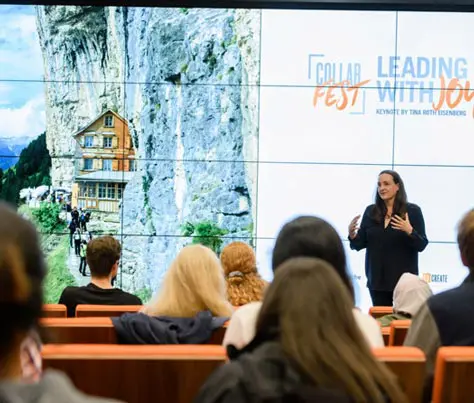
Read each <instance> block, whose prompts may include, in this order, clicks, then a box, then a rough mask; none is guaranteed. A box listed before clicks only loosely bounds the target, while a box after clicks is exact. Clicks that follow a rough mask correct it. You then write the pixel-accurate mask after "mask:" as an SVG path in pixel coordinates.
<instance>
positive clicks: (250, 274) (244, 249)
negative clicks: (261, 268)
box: [221, 242, 267, 306]
mask: <svg viewBox="0 0 474 403" xmlns="http://www.w3.org/2000/svg"><path fill="white" fill-rule="evenodd" d="M221 263H222V267H223V269H224V274H225V276H226V282H227V295H228V298H229V301H230V303H231V304H232V305H233V306H241V305H245V304H248V303H249V302H254V301H261V300H262V298H263V291H264V289H265V287H266V285H267V283H266V282H265V281H264V280H262V278H261V277H260V275H259V274H258V272H257V259H256V258H255V252H254V251H253V249H252V248H251V247H250V246H249V245H247V244H246V243H244V242H232V243H230V244H228V245H227V246H225V247H224V249H223V250H222V252H221Z"/></svg>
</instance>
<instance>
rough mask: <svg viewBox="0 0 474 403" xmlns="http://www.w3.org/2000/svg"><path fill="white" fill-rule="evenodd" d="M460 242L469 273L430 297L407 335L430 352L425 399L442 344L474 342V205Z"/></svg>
mask: <svg viewBox="0 0 474 403" xmlns="http://www.w3.org/2000/svg"><path fill="white" fill-rule="evenodd" d="M457 241H458V246H459V251H460V254H461V260H462V262H463V264H464V265H465V266H466V267H467V268H468V269H469V275H468V277H467V278H466V280H465V281H464V282H463V284H461V285H460V286H459V287H457V288H454V289H452V290H448V291H444V292H442V293H439V294H437V295H434V296H432V297H431V298H429V299H428V300H427V301H426V302H425V303H424V304H423V305H422V306H421V308H420V310H419V311H418V313H417V314H416V316H415V318H414V319H413V321H412V324H411V326H410V329H409V330H408V334H407V337H406V339H405V345H406V346H415V347H419V348H420V349H422V350H423V352H424V353H425V355H426V364H427V365H426V369H427V380H426V387H425V401H429V398H430V396H429V395H430V392H431V383H432V378H433V374H434V369H435V360H436V353H437V351H438V348H439V347H441V346H474V323H473V322H471V318H473V317H474V282H472V280H471V279H472V276H473V273H474V209H473V210H471V211H469V212H468V213H467V214H465V215H464V217H463V218H462V219H461V221H460V223H459V225H458V239H457Z"/></svg>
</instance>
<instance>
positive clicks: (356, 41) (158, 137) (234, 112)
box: [0, 5, 474, 308]
mask: <svg viewBox="0 0 474 403" xmlns="http://www.w3.org/2000/svg"><path fill="white" fill-rule="evenodd" d="M472 19H473V17H472V16H471V15H470V14H455V13H451V14H446V13H409V12H361V11H357V12H355V11H354V12H349V11H310V10H264V11H261V10H244V9H222V10H221V9H212V10H211V9H189V8H136V7H133V8H132V7H129V8H126V7H71V6H37V7H34V6H13V5H12V6H9V5H2V6H0V61H1V63H0V120H1V121H2V125H1V126H0V169H1V171H0V173H1V181H0V183H1V187H0V198H2V199H4V200H7V201H9V202H11V203H13V204H15V205H17V206H18V208H19V210H20V211H21V212H22V213H23V214H25V215H26V216H28V217H30V218H31V219H32V220H33V221H34V222H35V223H36V224H37V225H38V229H39V231H40V232H41V233H42V241H43V244H44V250H45V253H46V254H47V258H48V263H49V266H50V275H49V277H48V281H47V285H46V288H47V290H48V291H47V294H46V295H47V299H48V302H56V300H57V297H58V295H59V294H60V291H61V290H62V288H64V286H66V285H70V284H85V283H87V282H88V281H89V278H87V277H83V276H81V275H80V273H79V267H78V266H79V261H80V257H79V259H78V257H77V256H76V253H75V252H76V250H75V246H74V239H71V237H72V233H71V229H70V227H69V222H70V220H71V212H70V211H69V210H70V208H72V207H77V208H78V209H82V211H80V214H85V213H87V212H88V213H89V214H90V217H89V219H88V221H87V222H86V225H85V226H84V227H83V228H81V229H80V230H81V239H84V240H87V239H89V238H90V237H95V236H99V235H102V234H111V235H113V236H115V237H117V239H119V240H120V241H121V242H122V246H123V253H122V259H121V270H120V272H119V275H118V277H117V281H116V284H117V285H118V286H120V287H122V288H124V289H126V290H128V291H132V292H135V293H137V294H139V295H140V296H142V297H143V299H144V300H147V299H148V298H149V297H150V295H151V294H153V293H154V292H155V291H156V290H157V289H159V287H160V284H161V281H162V278H163V274H164V272H165V271H166V269H167V267H168V266H169V264H170V262H171V261H172V259H173V258H174V256H175V255H176V253H177V252H178V250H179V249H180V248H181V247H182V246H183V245H186V244H188V243H192V242H201V243H205V244H207V245H209V246H210V247H212V248H213V249H214V250H215V251H216V252H217V253H218V252H219V251H220V249H221V248H222V247H223V246H224V245H225V244H226V243H228V242H230V241H231V240H237V239H240V240H244V241H246V242H249V243H250V244H251V245H252V246H254V247H255V249H256V253H257V257H258V265H259V270H260V271H261V273H262V275H263V276H264V277H265V278H266V279H268V280H271V279H272V271H271V250H272V247H273V244H274V240H275V237H276V236H277V234H278V231H279V229H280V228H281V226H282V225H283V224H284V223H285V222H287V221H288V220H289V219H291V218H293V217H295V216H297V215H300V214H315V215H319V216H321V217H323V218H325V219H327V220H328V221H329V222H330V223H332V224H333V225H334V226H335V228H336V229H337V230H338V232H339V233H340V235H341V237H342V239H343V240H344V244H345V246H346V248H347V253H348V257H349V266H350V270H351V272H352V273H353V277H354V283H355V288H356V294H357V299H358V304H359V306H361V307H363V308H365V307H367V306H368V304H369V299H368V295H367V292H366V289H365V275H364V252H362V251H361V252H354V251H350V250H349V248H348V243H347V241H346V237H347V235H346V233H347V225H348V223H349V221H350V220H351V218H352V217H354V216H355V215H357V214H361V213H362V212H363V210H364V208H365V207H366V206H367V205H368V204H370V203H371V202H372V200H373V198H374V195H375V188H376V181H377V174H378V172H380V170H382V169H392V168H394V169H396V170H397V171H399V172H400V173H401V175H402V177H403V179H404V180H405V183H406V187H407V192H408V197H409V200H410V201H412V202H414V203H416V204H418V205H420V207H421V208H422V211H423V213H424V216H425V221H426V227H427V235H428V238H429V239H430V241H431V242H430V245H429V246H428V248H427V249H426V251H424V252H423V253H422V254H421V255H420V273H421V275H422V276H424V277H425V278H426V279H429V281H430V282H431V285H432V286H433V288H434V289H435V290H436V291H439V290H442V289H445V288H448V287H452V286H454V285H456V284H458V283H459V282H460V281H461V280H462V278H463V276H464V275H465V274H466V270H465V269H463V268H462V265H461V263H460V261H459V257H458V253H457V249H456V248H457V247H456V244H455V227H456V223H457V221H458V219H459V217H460V216H461V215H462V214H463V213H464V212H465V211H466V210H467V209H469V208H470V207H471V206H472V204H471V203H472V202H471V200H472V196H473V195H472V191H471V190H470V188H471V187H472V186H470V184H471V183H472V182H473V178H474V164H473V160H472V157H471V153H470V150H471V148H472V146H473V145H474V143H473V142H474V140H473V136H472V132H473V129H474V128H473V122H474V120H473V119H474V114H473V107H474V104H473V98H474V94H473V93H472V89H471V88H470V87H471V81H472V79H473V74H472V69H471V66H472V65H473V63H474V52H473V51H472V49H471V48H472V47H471V46H470V43H469V38H470V37H472V35H470V31H471V30H473V29H474V28H472V27H474V24H472V22H473V21H472Z"/></svg>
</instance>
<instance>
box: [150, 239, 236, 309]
mask: <svg viewBox="0 0 474 403" xmlns="http://www.w3.org/2000/svg"><path fill="white" fill-rule="evenodd" d="M203 311H210V312H211V313H212V315H213V316H216V317H229V316H230V315H231V314H232V306H231V305H230V303H229V302H228V301H227V297H226V289H225V280H224V273H223V271H222V267H221V265H220V263H219V259H218V258H217V256H216V254H215V253H214V252H213V251H212V250H211V249H209V248H207V247H205V246H202V245H188V246H186V247H184V248H183V249H181V251H180V252H179V253H178V256H177V257H176V259H175V260H174V261H173V262H172V263H171V266H170V267H169V269H168V271H167V273H166V275H165V278H164V281H163V284H162V286H161V288H160V291H159V293H158V294H157V296H156V298H154V299H153V300H152V301H151V302H150V303H149V304H147V305H146V306H144V307H143V309H142V312H144V313H146V314H148V315H151V316H171V317H178V318H179V317H188V318H191V317H194V316H195V315H197V314H198V313H199V312H203Z"/></svg>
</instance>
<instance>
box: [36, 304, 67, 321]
mask: <svg viewBox="0 0 474 403" xmlns="http://www.w3.org/2000/svg"><path fill="white" fill-rule="evenodd" d="M66 316H67V309H66V305H63V304H44V305H43V311H42V317H43V318H65V317H66Z"/></svg>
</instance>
